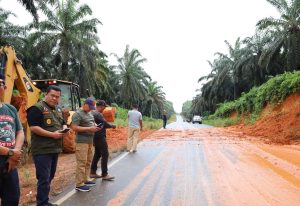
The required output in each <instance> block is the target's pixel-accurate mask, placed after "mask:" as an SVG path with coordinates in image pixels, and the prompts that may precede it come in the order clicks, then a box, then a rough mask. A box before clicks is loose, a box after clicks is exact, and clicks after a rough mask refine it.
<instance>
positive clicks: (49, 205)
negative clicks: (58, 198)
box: [48, 202, 58, 206]
mask: <svg viewBox="0 0 300 206" xmlns="http://www.w3.org/2000/svg"><path fill="white" fill-rule="evenodd" d="M48 206H58V204H53V203H50V202H48Z"/></svg>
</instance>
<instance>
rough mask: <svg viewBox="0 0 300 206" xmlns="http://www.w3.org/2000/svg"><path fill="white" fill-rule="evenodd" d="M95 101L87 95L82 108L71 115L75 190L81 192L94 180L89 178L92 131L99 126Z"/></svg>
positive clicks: (86, 190)
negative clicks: (73, 137) (95, 111)
mask: <svg viewBox="0 0 300 206" xmlns="http://www.w3.org/2000/svg"><path fill="white" fill-rule="evenodd" d="M95 105H96V102H95V100H94V99H93V98H92V97H88V98H87V99H86V100H85V102H84V104H83V106H82V108H80V109H78V110H77V111H76V112H75V113H74V115H73V116H72V129H73V130H74V131H75V132H76V139H75V142H76V152H75V155H76V162H77V167H76V188H75V189H76V190H77V191H81V192H88V191H90V190H91V189H90V187H92V186H94V185H95V182H93V181H90V180H89V174H90V168H91V162H92V158H93V137H94V133H95V132H97V131H100V129H101V128H99V127H97V126H96V125H95V121H94V116H93V114H92V113H91V111H92V110H95V109H96V107H95Z"/></svg>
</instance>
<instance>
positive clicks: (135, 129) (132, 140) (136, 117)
mask: <svg viewBox="0 0 300 206" xmlns="http://www.w3.org/2000/svg"><path fill="white" fill-rule="evenodd" d="M141 130H143V119H142V114H141V113H140V112H139V111H138V106H137V104H132V110H130V111H128V139H127V151H129V152H136V147H137V143H138V140H139V134H140V131H141Z"/></svg>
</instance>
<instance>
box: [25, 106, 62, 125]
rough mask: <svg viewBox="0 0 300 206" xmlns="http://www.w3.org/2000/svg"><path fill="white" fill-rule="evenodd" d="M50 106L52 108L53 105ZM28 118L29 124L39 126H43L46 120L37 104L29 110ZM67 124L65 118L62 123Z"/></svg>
mask: <svg viewBox="0 0 300 206" xmlns="http://www.w3.org/2000/svg"><path fill="white" fill-rule="evenodd" d="M45 103H46V102H45ZM46 104H47V103H46ZM48 106H49V105H48ZM49 108H51V107H50V106H49ZM27 120H28V124H29V126H39V127H42V126H43V122H44V116H43V112H42V111H41V110H40V109H39V108H37V107H35V106H33V107H30V108H29V109H28V110H27ZM65 124H66V122H65V120H63V123H62V125H65Z"/></svg>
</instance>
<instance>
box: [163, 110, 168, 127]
mask: <svg viewBox="0 0 300 206" xmlns="http://www.w3.org/2000/svg"><path fill="white" fill-rule="evenodd" d="M167 119H168V118H167V112H166V110H164V111H163V128H164V129H166V126H167Z"/></svg>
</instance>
